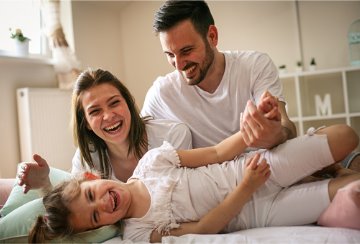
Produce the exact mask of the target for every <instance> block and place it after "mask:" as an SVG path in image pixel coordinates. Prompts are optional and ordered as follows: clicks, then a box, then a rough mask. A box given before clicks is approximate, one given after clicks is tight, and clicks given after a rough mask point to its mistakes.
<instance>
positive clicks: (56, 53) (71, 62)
mask: <svg viewBox="0 0 360 244" xmlns="http://www.w3.org/2000/svg"><path fill="white" fill-rule="evenodd" d="M60 4H61V1H60V0H43V1H42V8H41V13H42V16H43V19H44V23H45V31H46V35H47V38H48V40H49V44H50V49H51V50H52V57H53V61H54V68H55V72H56V74H57V78H58V81H59V88H61V89H72V87H73V84H74V82H75V80H76V78H77V76H78V74H79V73H80V62H79V60H78V59H77V58H76V55H75V53H74V52H73V50H71V48H70V47H69V44H68V42H67V41H66V37H65V34H64V31H63V28H62V25H61V21H60V18H61V17H60V16H61V15H60Z"/></svg>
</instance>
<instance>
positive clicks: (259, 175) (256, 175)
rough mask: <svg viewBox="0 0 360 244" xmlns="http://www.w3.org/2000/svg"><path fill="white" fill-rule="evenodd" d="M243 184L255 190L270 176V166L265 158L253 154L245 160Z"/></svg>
mask: <svg viewBox="0 0 360 244" xmlns="http://www.w3.org/2000/svg"><path fill="white" fill-rule="evenodd" d="M245 166H246V168H245V172H244V179H243V181H244V184H246V185H247V186H248V187H251V188H253V189H254V191H255V190H257V189H258V188H259V187H260V186H262V185H263V184H264V183H265V181H266V180H267V179H268V178H269V177H270V173H271V171H270V166H269V164H268V163H267V162H266V160H265V159H262V160H260V154H258V153H257V154H255V156H254V157H252V158H249V159H247V160H246V162H245Z"/></svg>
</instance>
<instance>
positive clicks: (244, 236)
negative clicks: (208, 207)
mask: <svg viewBox="0 0 360 244" xmlns="http://www.w3.org/2000/svg"><path fill="white" fill-rule="evenodd" d="M105 243H107V244H110V243H125V244H126V243H132V242H131V241H129V240H122V239H121V238H120V237H116V238H113V239H110V240H108V241H106V242H105ZM162 243H171V244H176V243H179V244H180V243H181V244H183V243H201V244H202V243H214V244H215V243H219V244H226V243H259V244H260V243H261V244H263V243H291V244H304V243H316V244H322V243H324V244H325V243H327V244H332V243H334V244H335V243H339V244H340V243H341V244H344V243H354V244H355V243H360V231H358V230H352V229H344V228H328V227H319V226H289V227H267V228H256V229H249V230H243V231H238V232H235V233H230V234H214V235H195V234H188V235H184V236H180V237H173V236H169V237H165V238H163V240H162Z"/></svg>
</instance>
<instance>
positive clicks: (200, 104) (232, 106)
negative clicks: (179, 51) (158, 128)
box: [141, 51, 284, 148]
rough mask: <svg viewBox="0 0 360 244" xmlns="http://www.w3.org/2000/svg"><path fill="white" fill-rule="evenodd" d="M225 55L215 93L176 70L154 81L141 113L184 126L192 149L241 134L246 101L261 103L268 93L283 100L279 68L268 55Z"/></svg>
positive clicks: (250, 52) (241, 53)
mask: <svg viewBox="0 0 360 244" xmlns="http://www.w3.org/2000/svg"><path fill="white" fill-rule="evenodd" d="M224 56H225V72H224V75H223V78H222V80H221V82H220V85H219V87H218V88H217V89H216V90H215V92H214V93H208V92H205V91H204V90H202V89H200V88H199V87H198V86H190V85H188V84H187V82H186V80H184V79H183V77H182V75H181V74H180V73H179V72H178V71H177V70H175V71H173V72H172V73H169V74H167V75H166V76H161V77H158V78H157V79H156V80H155V82H154V83H153V85H152V87H151V88H150V89H149V91H148V93H147V94H146V97H145V101H144V106H143V108H142V111H141V114H142V115H143V116H145V115H151V116H153V117H154V118H156V119H171V120H175V121H179V122H183V123H185V124H186V125H187V126H188V127H189V128H190V131H191V134H192V139H193V141H192V142H193V147H194V148H198V147H204V146H211V145H215V144H217V143H219V142H220V141H222V140H223V139H225V138H227V137H228V136H230V135H232V134H234V133H235V132H237V131H239V129H240V113H242V112H243V111H244V109H245V106H246V103H247V101H248V100H252V101H253V102H255V104H258V102H259V100H260V97H261V95H262V94H263V93H264V92H265V91H266V90H268V91H269V92H270V93H271V94H272V95H274V96H277V97H278V98H279V99H280V100H281V101H284V99H283V97H282V85H281V82H280V80H279V76H278V71H277V68H276V66H275V65H274V63H273V61H272V60H271V59H270V57H269V56H268V55H267V54H265V53H260V52H256V51H232V52H224Z"/></svg>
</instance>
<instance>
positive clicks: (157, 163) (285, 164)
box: [124, 132, 334, 242]
mask: <svg viewBox="0 0 360 244" xmlns="http://www.w3.org/2000/svg"><path fill="white" fill-rule="evenodd" d="M260 152H261V154H262V157H265V158H266V159H267V162H268V163H269V164H270V167H271V172H272V174H271V176H270V178H269V180H268V181H267V182H266V183H265V184H264V185H263V186H262V187H260V188H259V189H258V191H257V192H256V193H254V194H253V197H252V199H251V200H250V201H249V202H248V203H247V204H246V205H245V206H244V208H243V209H242V211H241V213H240V214H239V215H238V216H237V217H236V218H234V219H233V220H232V221H231V222H230V223H229V224H228V225H227V227H226V228H225V229H224V230H223V231H224V232H232V231H237V230H240V229H248V228H254V227H263V226H275V225H301V224H310V223H313V222H315V221H316V220H317V218H318V216H319V215H320V214H321V213H322V211H324V210H325V208H326V207H327V206H328V205H329V203H330V200H329V196H328V180H325V181H321V182H314V183H310V184H302V185H296V186H292V187H288V186H290V185H291V184H293V183H295V182H297V181H298V180H299V179H302V178H303V177H304V176H306V175H310V174H312V173H314V172H315V171H317V170H318V169H320V168H322V167H324V166H327V165H329V164H331V163H333V162H334V160H333V158H332V155H331V152H330V149H329V146H328V143H327V137H326V136H325V135H321V136H320V135H313V133H312V132H310V133H308V135H304V136H301V137H298V138H296V139H293V140H290V141H287V142H286V143H284V144H282V145H280V146H278V147H276V148H273V149H271V150H261V151H260ZM251 154H253V153H248V154H243V155H241V156H239V157H237V158H235V159H234V160H232V161H227V162H224V163H222V164H213V165H208V166H204V167H199V168H194V169H193V168H186V167H180V160H179V157H178V154H177V152H176V151H175V149H174V148H173V147H172V146H171V145H170V144H169V143H168V142H164V143H163V145H162V146H161V147H159V148H155V149H152V150H150V151H148V152H147V153H146V154H145V155H144V157H143V158H142V159H141V160H140V161H139V164H138V166H137V168H136V169H135V171H134V174H133V176H132V177H131V178H130V179H129V180H131V179H139V180H141V181H142V182H143V183H144V184H145V185H146V187H147V188H148V190H149V193H150V197H151V204H150V208H149V210H148V212H147V213H146V214H145V216H143V217H142V218H130V219H126V220H124V222H125V228H124V239H131V240H133V241H147V242H148V241H150V235H151V233H152V231H153V230H157V231H160V232H162V233H166V232H167V231H169V230H170V229H172V228H177V227H178V226H179V223H183V222H191V221H198V220H199V219H200V218H201V217H202V216H204V215H205V214H206V213H208V212H209V210H211V209H212V208H214V207H216V206H217V205H218V204H219V203H220V202H221V201H222V200H223V199H224V198H225V197H226V195H227V194H229V193H230V192H231V191H233V189H234V188H235V187H236V185H237V184H238V183H239V182H240V181H241V180H242V175H243V171H244V167H245V166H244V165H245V164H244V162H245V159H246V158H247V157H249V156H250V155H251ZM309 203H311V208H309V207H308V206H309V205H308V204H309Z"/></svg>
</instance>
